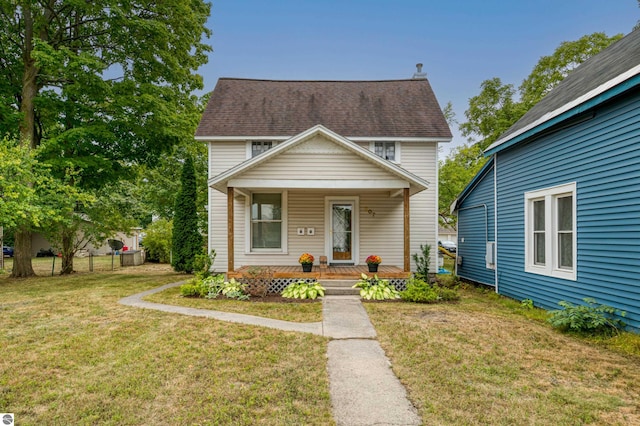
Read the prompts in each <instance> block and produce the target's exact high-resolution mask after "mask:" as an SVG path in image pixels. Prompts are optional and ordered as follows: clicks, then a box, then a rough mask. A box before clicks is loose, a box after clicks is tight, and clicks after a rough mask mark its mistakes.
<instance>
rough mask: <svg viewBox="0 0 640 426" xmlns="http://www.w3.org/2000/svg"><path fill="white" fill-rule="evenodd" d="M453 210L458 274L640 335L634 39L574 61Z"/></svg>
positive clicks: (639, 141) (639, 48)
mask: <svg viewBox="0 0 640 426" xmlns="http://www.w3.org/2000/svg"><path fill="white" fill-rule="evenodd" d="M485 154H486V155H487V156H490V157H491V158H490V160H489V162H488V163H487V165H486V166H485V167H484V168H483V169H482V170H481V171H480V173H479V174H478V175H477V176H476V177H475V178H474V180H473V181H472V182H471V183H470V184H469V186H468V187H467V188H466V189H465V190H464V191H463V192H462V194H460V196H459V198H458V199H457V200H456V202H455V203H454V205H453V210H455V211H456V212H457V214H458V226H459V227H458V255H459V264H458V273H459V275H460V276H462V277H465V278H468V279H471V280H475V281H478V282H481V283H485V284H489V285H494V286H495V288H496V291H497V292H498V293H501V294H504V295H507V296H510V297H513V298H515V299H518V300H521V299H531V300H533V301H534V303H535V304H536V305H537V306H541V307H543V308H546V309H558V308H559V307H558V305H557V303H558V301H560V300H566V301H570V302H573V303H582V299H583V298H586V297H591V298H594V299H596V300H597V301H598V302H599V303H603V304H607V305H611V306H614V307H616V308H619V309H621V310H624V311H626V312H627V318H626V319H625V321H626V322H627V323H628V324H629V325H630V326H631V327H634V328H635V329H636V330H637V329H640V31H634V32H632V33H631V34H629V35H627V36H626V37H624V38H623V39H621V40H620V41H618V42H617V43H615V44H613V45H612V46H610V47H609V48H607V49H605V50H604V51H602V52H601V53H600V54H598V55H596V56H594V57H592V58H590V59H589V60H587V61H585V62H584V63H583V64H582V65H580V66H579V67H578V68H576V69H575V70H574V71H573V72H571V73H570V74H569V76H567V77H566V79H565V80H563V81H562V82H561V83H560V84H559V85H558V86H557V87H556V88H555V89H553V90H552V91H551V92H550V93H549V94H547V95H546V96H545V97H544V98H543V99H542V100H541V101H540V102H539V103H538V104H537V105H536V106H534V107H533V108H532V109H531V110H530V111H529V112H528V113H527V114H525V115H524V116H523V117H522V119H521V120H520V121H518V122H517V123H516V124H514V125H513V127H511V128H510V129H509V130H508V131H507V132H506V133H505V134H504V135H502V136H501V137H500V139H499V140H497V141H496V142H495V143H494V144H493V145H491V146H490V147H489V148H488V149H487V151H486V152H485Z"/></svg>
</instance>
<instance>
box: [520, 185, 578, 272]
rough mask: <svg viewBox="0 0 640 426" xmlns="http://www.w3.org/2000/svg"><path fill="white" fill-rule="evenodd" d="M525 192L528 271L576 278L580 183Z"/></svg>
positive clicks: (526, 264) (526, 268) (526, 265)
mask: <svg viewBox="0 0 640 426" xmlns="http://www.w3.org/2000/svg"><path fill="white" fill-rule="evenodd" d="M524 195H525V197H524V198H525V259H526V260H525V271H527V272H532V273H534V274H541V275H548V276H552V277H557V278H565V279H570V280H576V277H577V274H576V184H575V183H570V184H567V185H561V186H556V187H553V188H547V189H542V190H538V191H532V192H527V193H525V194H524Z"/></svg>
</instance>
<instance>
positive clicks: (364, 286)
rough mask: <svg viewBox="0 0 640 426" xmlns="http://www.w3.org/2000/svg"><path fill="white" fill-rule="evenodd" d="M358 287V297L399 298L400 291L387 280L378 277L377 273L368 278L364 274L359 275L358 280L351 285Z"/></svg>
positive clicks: (374, 298)
mask: <svg viewBox="0 0 640 426" xmlns="http://www.w3.org/2000/svg"><path fill="white" fill-rule="evenodd" d="M353 288H359V289H360V297H362V298H363V299H367V300H387V299H399V298H400V293H399V292H398V290H396V288H395V287H394V286H392V285H391V284H389V280H384V279H380V278H378V276H377V275H374V276H373V277H371V278H369V277H368V276H367V275H366V274H362V275H361V276H360V280H359V281H358V282H356V283H355V284H354V285H353Z"/></svg>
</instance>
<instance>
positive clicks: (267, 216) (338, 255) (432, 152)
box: [196, 74, 451, 272]
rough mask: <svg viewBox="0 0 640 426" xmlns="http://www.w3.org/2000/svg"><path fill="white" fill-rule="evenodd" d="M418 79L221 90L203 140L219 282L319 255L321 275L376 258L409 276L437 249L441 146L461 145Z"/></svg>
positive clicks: (240, 82)
mask: <svg viewBox="0 0 640 426" xmlns="http://www.w3.org/2000/svg"><path fill="white" fill-rule="evenodd" d="M418 77H419V78H413V79H407V80H389V81H274V80H248V79H234V78H222V79H220V80H219V81H218V83H217V85H216V87H215V89H214V90H213V92H212V94H211V99H210V101H209V104H208V105H207V108H206V110H205V112H204V114H203V116H202V120H201V122H200V125H199V127H198V130H197V133H196V139H198V140H200V141H203V142H206V143H207V144H208V149H209V180H208V184H209V210H208V211H209V232H208V235H209V240H208V246H209V249H210V250H212V249H215V250H216V252H217V258H216V268H217V270H219V271H220V270H223V271H226V272H232V271H234V270H236V269H238V268H240V267H243V266H249V265H267V266H294V265H297V266H298V267H299V265H298V258H299V256H300V255H301V254H302V253H303V252H309V253H311V254H313V255H314V256H315V258H316V260H315V265H316V267H317V265H318V262H319V260H320V257H325V256H326V259H327V262H328V263H329V265H333V266H338V267H339V266H357V265H363V264H364V263H365V259H366V257H367V256H368V255H371V254H377V255H379V256H381V257H382V259H383V265H393V266H396V267H397V268H398V269H399V270H400V271H409V270H410V269H411V267H412V265H411V262H410V259H411V254H412V253H416V252H418V251H419V250H420V245H421V244H430V245H431V246H432V247H435V245H436V244H437V242H436V240H437V234H438V221H437V205H438V204H437V193H438V188H437V152H438V143H440V142H448V141H450V140H451V133H450V130H449V127H448V125H447V122H446V121H445V119H444V116H443V114H442V112H441V109H440V107H439V105H438V102H437V100H436V98H435V96H434V94H433V91H432V89H431V86H430V84H429V82H428V80H427V79H426V78H425V77H424V74H421V75H419V76H418ZM432 253H433V259H432V264H435V262H436V258H435V250H433V251H432Z"/></svg>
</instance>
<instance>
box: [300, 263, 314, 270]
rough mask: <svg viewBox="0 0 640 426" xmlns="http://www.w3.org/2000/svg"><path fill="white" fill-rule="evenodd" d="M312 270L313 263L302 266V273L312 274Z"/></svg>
mask: <svg viewBox="0 0 640 426" xmlns="http://www.w3.org/2000/svg"><path fill="white" fill-rule="evenodd" d="M312 269H313V263H303V264H302V272H311V270H312Z"/></svg>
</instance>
